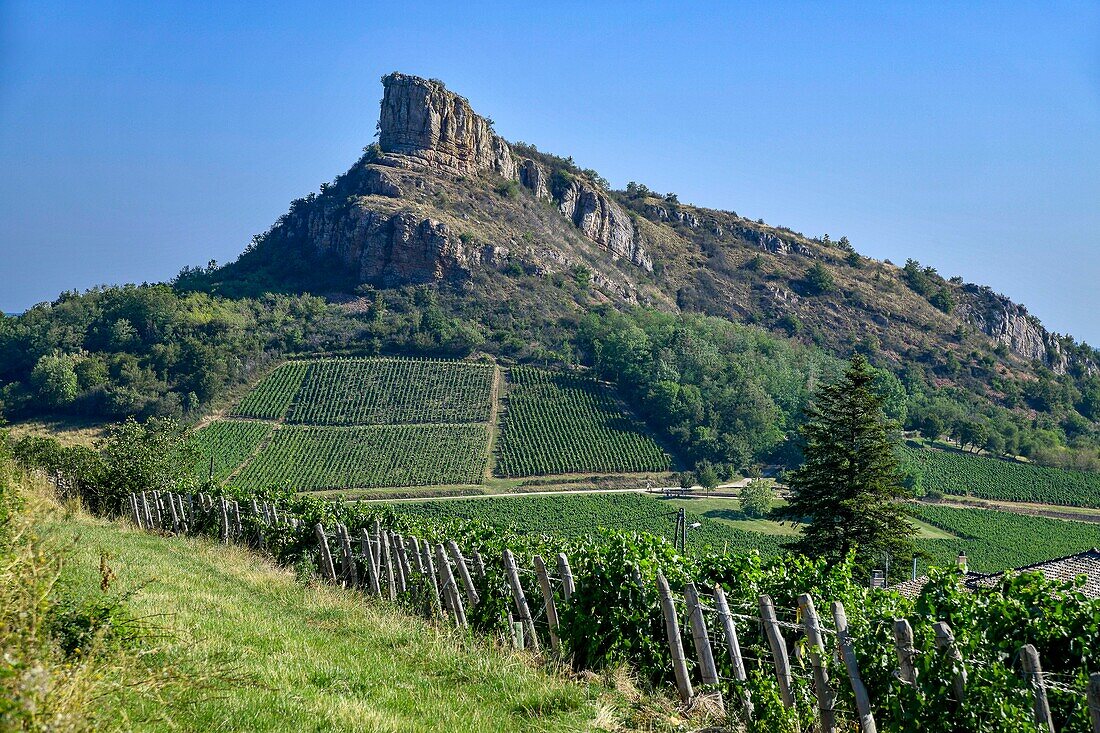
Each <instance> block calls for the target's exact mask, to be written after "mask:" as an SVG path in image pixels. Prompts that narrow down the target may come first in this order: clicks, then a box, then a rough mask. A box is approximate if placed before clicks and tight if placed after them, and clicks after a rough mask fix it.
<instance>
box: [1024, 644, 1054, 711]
mask: <svg viewBox="0 0 1100 733" xmlns="http://www.w3.org/2000/svg"><path fill="white" fill-rule="evenodd" d="M1020 663H1021V664H1022V665H1023V667H1024V673H1025V674H1027V676H1028V683H1029V684H1030V685H1031V687H1032V689H1033V690H1034V691H1035V725H1037V726H1039V727H1040V728H1041V729H1042V730H1044V731H1047V733H1054V721H1053V720H1051V717H1050V704H1049V703H1048V702H1047V686H1046V680H1045V679H1044V678H1043V666H1042V664H1040V663H1039V650H1038V649H1036V648H1035V646H1034V645H1033V644H1024V645H1023V646H1022V647H1020Z"/></svg>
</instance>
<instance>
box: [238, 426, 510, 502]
mask: <svg viewBox="0 0 1100 733" xmlns="http://www.w3.org/2000/svg"><path fill="white" fill-rule="evenodd" d="M488 441H489V431H488V427H487V426H485V425H374V426H369V427H350V428H344V427H314V426H297V425H294V426H291V425H288V426H284V427H282V428H280V429H279V430H277V431H276V432H275V435H274V436H272V439H271V442H270V443H268V445H267V446H265V448H264V449H263V450H262V451H260V453H259V454H258V455H257V456H256V457H255V458H254V459H252V461H250V462H249V463H248V465H246V466H245V467H244V468H243V469H242V470H241V472H240V473H239V474H238V475H237V477H236V479H235V480H234V484H235V485H239V486H241V487H244V488H250V489H260V488H268V487H281V486H289V487H290V488H292V489H294V490H297V491H315V490H320V489H349V488H378V487H384V486H426V485H434V484H477V483H480V482H481V479H482V476H483V474H484V471H485V461H486V456H487V446H488Z"/></svg>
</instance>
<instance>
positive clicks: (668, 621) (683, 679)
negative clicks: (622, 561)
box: [657, 572, 695, 703]
mask: <svg viewBox="0 0 1100 733" xmlns="http://www.w3.org/2000/svg"><path fill="white" fill-rule="evenodd" d="M657 593H658V595H660V597H661V613H662V614H663V615H664V617H665V636H667V637H668V650H669V652H670V653H671V654H672V674H673V676H674V677H675V678H676V690H677V691H678V692H679V693H680V700H681V702H684V703H687V702H691V698H692V696H693V695H694V694H695V693H694V690H692V688H691V678H689V677H688V669H687V658H686V657H685V656H684V642H683V641H682V640H681V639H680V622H679V620H678V619H677V617H676V602H675V601H674V600H673V599H672V591H671V590H669V587H668V581H667V580H666V579H665V576H664V573H661V572H658V573H657Z"/></svg>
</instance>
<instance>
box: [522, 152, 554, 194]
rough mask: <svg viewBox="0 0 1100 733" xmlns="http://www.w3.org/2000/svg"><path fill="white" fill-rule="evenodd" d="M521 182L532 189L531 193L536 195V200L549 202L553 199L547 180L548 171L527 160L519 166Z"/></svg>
mask: <svg viewBox="0 0 1100 733" xmlns="http://www.w3.org/2000/svg"><path fill="white" fill-rule="evenodd" d="M519 182H520V183H522V184H523V185H524V186H525V187H526V188H529V189H531V193H533V194H534V195H535V198H537V199H542V200H544V201H549V200H550V199H551V198H553V197H552V196H551V195H550V185H549V184H548V183H547V180H546V171H544V170H543V169H542V166H541V165H539V164H538V163H536V162H535V161H533V160H531V159H530V158H526V159H525V160H524V161H523V162H522V163H520V166H519Z"/></svg>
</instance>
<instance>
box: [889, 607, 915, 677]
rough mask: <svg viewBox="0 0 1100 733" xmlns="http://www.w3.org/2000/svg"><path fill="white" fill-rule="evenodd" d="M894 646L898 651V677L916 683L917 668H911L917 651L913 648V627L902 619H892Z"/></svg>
mask: <svg viewBox="0 0 1100 733" xmlns="http://www.w3.org/2000/svg"><path fill="white" fill-rule="evenodd" d="M894 646H896V647H897V650H898V677H899V678H900V679H901V681H902V682H906V683H908V684H913V683H914V682H916V681H917V668H916V667H915V666H913V656H914V655H915V654H916V651H917V650H916V648H915V647H914V646H913V627H912V626H910V625H909V622H908V621H906V620H905V619H903V618H898V619H894Z"/></svg>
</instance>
